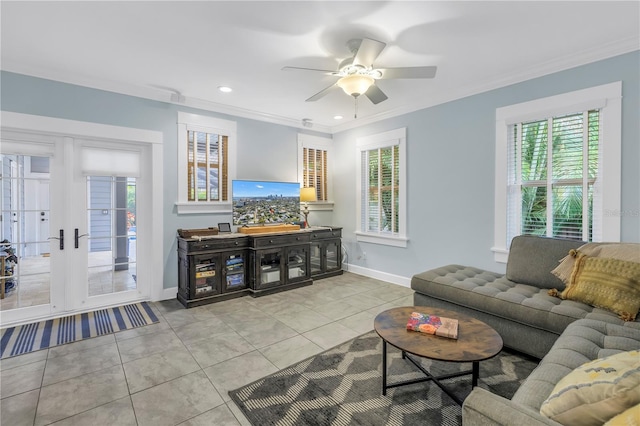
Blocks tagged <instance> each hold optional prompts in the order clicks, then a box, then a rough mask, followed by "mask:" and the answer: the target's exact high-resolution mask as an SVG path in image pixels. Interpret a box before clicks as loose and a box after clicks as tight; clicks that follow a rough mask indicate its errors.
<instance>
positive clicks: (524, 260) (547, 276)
mask: <svg viewBox="0 0 640 426" xmlns="http://www.w3.org/2000/svg"><path fill="white" fill-rule="evenodd" d="M582 245H584V242H583V241H575V240H564V239H560V238H545V237H537V236H533V235H519V236H517V237H514V238H513V240H512V241H511V247H510V249H509V260H508V261H507V271H506V272H507V273H506V277H507V279H509V280H510V281H514V282H517V283H522V284H529V285H532V286H535V287H539V288H545V289H550V288H557V289H558V290H560V291H562V290H563V289H564V286H565V284H564V283H563V282H562V281H561V280H560V279H559V278H558V277H556V276H555V275H553V274H552V273H551V271H552V270H553V269H555V268H556V267H557V266H558V264H559V263H560V261H561V260H562V259H564V257H565V256H566V255H567V254H568V253H569V250H571V249H577V248H578V247H580V246H582Z"/></svg>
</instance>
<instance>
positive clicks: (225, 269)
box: [222, 252, 247, 292]
mask: <svg viewBox="0 0 640 426" xmlns="http://www.w3.org/2000/svg"><path fill="white" fill-rule="evenodd" d="M246 274H247V255H246V252H237V253H225V254H224V255H223V256H222V275H223V278H222V281H223V286H224V291H225V292H227V291H234V290H240V289H243V288H247V279H246Z"/></svg>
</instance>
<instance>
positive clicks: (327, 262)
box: [310, 227, 342, 280]
mask: <svg viewBox="0 0 640 426" xmlns="http://www.w3.org/2000/svg"><path fill="white" fill-rule="evenodd" d="M341 237H342V228H333V227H324V228H323V227H318V228H317V229H314V230H313V233H312V235H311V248H310V250H311V278H313V279H314V280H316V279H320V278H327V277H331V276H335V275H340V274H342V250H341V248H342V243H341Z"/></svg>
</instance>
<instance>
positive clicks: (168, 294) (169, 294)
mask: <svg viewBox="0 0 640 426" xmlns="http://www.w3.org/2000/svg"><path fill="white" fill-rule="evenodd" d="M176 294H178V287H169V288H163V289H162V291H160V294H159V298H158V299H155V300H153V302H160V301H161V300H170V299H175V298H176Z"/></svg>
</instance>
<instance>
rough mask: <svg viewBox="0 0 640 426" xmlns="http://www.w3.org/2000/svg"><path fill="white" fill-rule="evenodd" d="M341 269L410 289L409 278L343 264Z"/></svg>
mask: <svg viewBox="0 0 640 426" xmlns="http://www.w3.org/2000/svg"><path fill="white" fill-rule="evenodd" d="M342 269H344V270H345V271H348V272H352V273H354V274H358V275H364V276H365V277H369V278H375V279H377V280H380V281H387V282H390V283H393V284H398V285H401V286H403V287H407V288H411V278H408V277H403V276H400V275H394V274H389V273H387V272H382V271H376V270H375V269H369V268H363V267H362V266H358V265H351V264H348V263H347V264H344V265H343V267H342Z"/></svg>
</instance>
